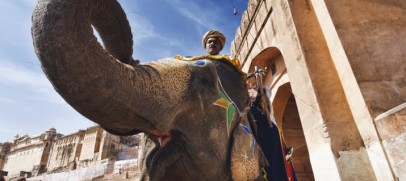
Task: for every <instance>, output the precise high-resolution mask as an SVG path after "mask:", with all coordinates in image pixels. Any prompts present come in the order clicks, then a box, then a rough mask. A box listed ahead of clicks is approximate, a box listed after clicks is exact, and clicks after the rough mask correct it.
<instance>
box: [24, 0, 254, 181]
mask: <svg viewBox="0 0 406 181" xmlns="http://www.w3.org/2000/svg"><path fill="white" fill-rule="evenodd" d="M91 25H92V26H94V27H95V29H96V30H97V31H98V33H99V34H100V36H101V38H102V40H103V44H104V47H102V46H101V45H100V44H99V43H98V42H97V41H96V38H95V36H94V35H93V32H92V28H91ZM32 37H33V42H34V47H35V52H36V54H37V56H38V58H39V60H40V62H41V65H42V69H43V71H44V72H45V74H46V75H47V77H48V79H49V80H50V81H51V83H52V85H53V86H54V88H55V90H56V91H57V92H58V93H59V94H60V95H61V96H62V97H63V98H64V99H65V100H66V101H67V102H68V103H69V104H70V105H71V106H72V107H73V108H74V109H76V110H77V111H78V112H80V113H81V114H82V115H84V116H85V117H87V118H88V119H90V120H92V121H94V122H96V123H98V124H99V125H101V126H102V127H103V128H105V129H106V130H108V131H109V132H111V133H114V134H118V135H131V134H135V133H139V132H144V133H146V134H149V135H150V136H151V137H152V138H153V139H155V140H157V139H158V137H159V135H158V136H157V135H155V136H154V135H153V134H151V132H152V131H155V132H156V131H158V132H160V133H170V141H169V143H167V144H166V145H164V146H163V145H159V144H158V145H157V146H156V147H155V149H154V151H152V152H151V153H150V154H149V156H148V158H147V162H146V163H145V164H146V167H145V169H146V173H147V175H148V177H149V178H148V179H150V180H230V179H231V178H234V179H241V178H243V177H236V176H234V175H236V173H246V175H250V174H251V175H254V178H255V177H257V176H258V173H248V171H246V170H249V169H246V168H242V166H241V165H243V166H246V167H248V166H252V164H254V165H255V166H258V155H259V154H260V151H259V149H258V148H257V149H256V152H255V154H252V153H250V155H253V156H250V155H249V157H250V158H249V159H250V160H251V162H250V164H251V165H250V164H246V165H244V164H239V163H240V162H241V163H243V162H244V163H245V162H246V161H247V156H246V155H247V153H246V152H248V151H251V149H250V148H248V147H247V146H245V145H244V144H245V143H248V141H245V139H246V136H245V135H243V133H242V132H241V130H237V131H235V129H234V128H238V121H236V120H235V121H233V123H232V125H231V131H232V130H234V131H233V132H231V133H227V127H226V121H225V120H226V117H225V115H226V109H224V108H222V107H219V106H217V105H214V104H213V103H214V102H215V101H216V100H218V99H219V98H220V96H219V91H218V90H219V82H221V83H222V85H223V87H224V90H225V92H227V94H228V96H229V97H230V98H231V99H232V100H233V101H234V102H235V104H236V107H237V108H238V109H240V110H242V109H243V108H244V106H245V102H246V100H247V93H246V88H245V83H244V82H243V80H242V79H241V75H240V74H239V73H238V72H237V71H235V70H234V69H233V68H232V67H231V66H229V65H226V64H224V63H219V62H218V61H211V60H203V61H201V62H199V63H196V62H184V61H178V60H173V59H163V60H160V61H157V62H151V63H147V64H142V65H141V64H138V63H137V62H136V61H134V60H133V58H132V57H131V56H132V34H131V30H130V26H129V24H128V21H127V19H126V15H125V13H124V12H123V10H122V8H121V7H120V5H119V4H118V3H117V2H116V1H115V0H103V1H102V0H39V1H38V4H37V6H36V8H35V10H34V13H33V25H32ZM219 77H220V81H219ZM237 117H238V114H237V115H236V116H235V118H237ZM235 135H237V136H235ZM244 136H245V137H244ZM256 147H257V146H256ZM247 150H248V151H247ZM244 154H245V155H244ZM236 155H237V156H236ZM239 155H243V156H244V157H243V158H244V160H241V161H240V160H239V159H240V156H239ZM255 168H256V167H255ZM241 169H245V170H241ZM250 169H251V170H255V169H252V168H250ZM257 170H258V169H257ZM257 170H256V171H255V172H257ZM237 175H238V174H237ZM247 178H248V177H247Z"/></svg>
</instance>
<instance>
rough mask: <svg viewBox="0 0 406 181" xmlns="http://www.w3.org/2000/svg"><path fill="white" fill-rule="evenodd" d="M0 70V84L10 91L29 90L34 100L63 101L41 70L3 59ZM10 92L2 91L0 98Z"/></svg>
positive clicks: (58, 102)
mask: <svg viewBox="0 0 406 181" xmlns="http://www.w3.org/2000/svg"><path fill="white" fill-rule="evenodd" d="M0 72H1V73H0V84H1V85H2V86H6V87H10V91H12V89H14V88H19V89H20V90H30V95H29V96H30V97H31V98H34V99H35V100H40V101H43V102H49V103H57V104H60V103H63V102H64V101H63V99H62V98H60V96H59V95H57V94H56V93H55V90H54V89H53V87H52V85H51V83H50V82H49V81H48V79H47V78H46V77H45V74H44V73H42V72H36V71H33V70H30V69H28V68H25V67H23V66H21V65H17V64H14V63H11V61H7V60H4V59H2V60H1V61H0ZM11 93H12V92H9V93H3V94H2V96H0V98H1V99H0V100H8V99H7V98H5V97H3V96H4V95H5V94H6V95H7V94H11Z"/></svg>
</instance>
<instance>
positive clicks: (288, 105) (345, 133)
mask: <svg viewBox="0 0 406 181" xmlns="http://www.w3.org/2000/svg"><path fill="white" fill-rule="evenodd" d="M405 27H406V1H391V0H389V1H388V0H374V1H357V0H340V1H336V0H311V1H309V0H280V1H271V0H250V1H249V4H248V8H247V11H245V12H244V14H243V17H242V20H241V25H240V27H238V28H237V30H236V35H235V39H234V41H233V42H232V43H231V50H230V51H231V52H230V54H231V55H232V56H235V57H237V58H239V60H240V61H241V63H242V64H243V70H244V71H245V72H252V71H253V70H254V67H255V66H258V67H260V68H262V67H268V73H267V76H266V77H265V80H264V84H265V85H266V86H269V87H270V88H271V89H272V92H273V95H272V97H271V102H272V105H273V112H274V113H275V118H276V121H277V123H278V126H279V127H280V128H281V129H282V132H283V135H284V137H285V140H286V142H287V144H289V145H291V146H293V147H294V150H295V151H294V154H293V161H294V165H295V169H296V172H297V176H298V178H299V180H314V179H315V180H384V181H386V180H397V179H398V180H406V162H405V159H406V151H405V150H406V142H405V140H406V103H405V102H406V62H405V57H406V41H405V39H406V31H405Z"/></svg>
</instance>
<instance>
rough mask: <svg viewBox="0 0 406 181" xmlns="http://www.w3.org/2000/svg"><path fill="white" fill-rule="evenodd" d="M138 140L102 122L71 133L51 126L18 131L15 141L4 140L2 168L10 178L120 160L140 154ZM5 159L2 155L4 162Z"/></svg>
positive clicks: (0, 161) (64, 170)
mask: <svg viewBox="0 0 406 181" xmlns="http://www.w3.org/2000/svg"><path fill="white" fill-rule="evenodd" d="M138 143H139V138H138V136H137V135H135V136H124V137H122V136H116V135H112V134H110V133H108V132H106V131H105V130H103V129H102V128H101V127H100V126H94V127H90V128H87V129H86V130H79V131H78V132H75V133H72V134H69V135H62V134H59V133H57V132H56V130H55V129H54V128H51V129H49V130H48V131H46V132H45V133H42V134H39V135H34V136H28V135H25V136H21V137H20V136H18V135H17V136H16V137H15V139H14V142H13V143H3V144H1V145H0V156H1V155H4V157H5V159H4V167H3V168H2V167H0V170H3V171H5V172H8V176H7V178H8V179H10V178H13V177H17V176H24V177H34V176H38V175H44V174H45V175H46V174H52V173H58V172H67V171H71V170H76V169H80V168H85V167H89V166H100V165H102V164H106V163H112V164H114V161H116V160H131V159H135V158H137V156H138V147H136V146H138ZM7 145H8V147H9V148H8V147H7ZM0 158H2V157H0ZM1 163H2V160H1V159H0V166H1ZM1 168H2V169H1Z"/></svg>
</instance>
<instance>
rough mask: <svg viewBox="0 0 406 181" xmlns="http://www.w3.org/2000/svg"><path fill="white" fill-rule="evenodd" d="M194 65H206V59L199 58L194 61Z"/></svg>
mask: <svg viewBox="0 0 406 181" xmlns="http://www.w3.org/2000/svg"><path fill="white" fill-rule="evenodd" d="M193 65H196V66H199V67H203V66H204V65H206V62H205V61H201V60H197V61H195V62H194V63H193Z"/></svg>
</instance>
